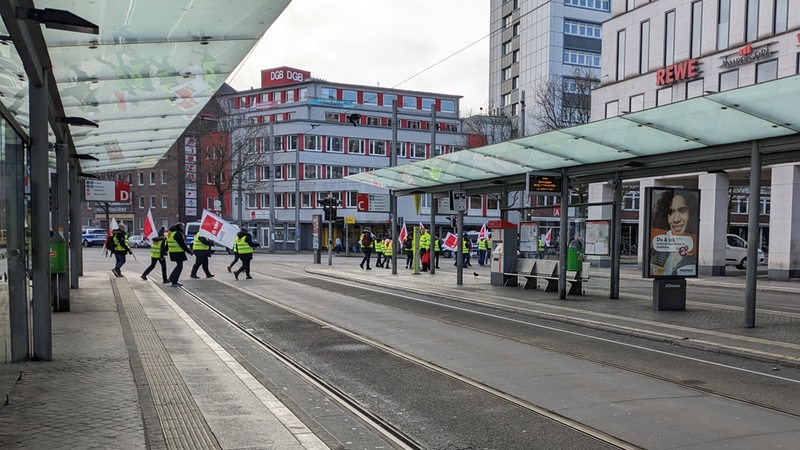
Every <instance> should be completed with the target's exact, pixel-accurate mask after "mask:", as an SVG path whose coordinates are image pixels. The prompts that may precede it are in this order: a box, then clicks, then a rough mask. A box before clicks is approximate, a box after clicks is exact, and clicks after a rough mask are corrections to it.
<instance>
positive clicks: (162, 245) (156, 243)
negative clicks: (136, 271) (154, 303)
mask: <svg viewBox="0 0 800 450" xmlns="http://www.w3.org/2000/svg"><path fill="white" fill-rule="evenodd" d="M168 235H169V232H168V231H167V230H165V229H164V227H161V229H160V230H158V235H157V236H156V237H154V238H152V239H151V240H150V265H149V266H147V269H145V270H144V272H143V273H142V279H143V280H145V281H146V280H147V275H149V274H150V272H152V271H153V269H154V268H155V267H156V264H161V278H162V280H163V282H164V284H167V283H169V278H167V260H166V256H167V236H168Z"/></svg>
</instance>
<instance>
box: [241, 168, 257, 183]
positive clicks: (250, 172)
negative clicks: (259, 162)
mask: <svg viewBox="0 0 800 450" xmlns="http://www.w3.org/2000/svg"><path fill="white" fill-rule="evenodd" d="M257 173H258V168H257V167H248V168H246V169H245V170H244V171H243V172H242V176H243V177H244V179H245V180H247V181H256V180H257Z"/></svg>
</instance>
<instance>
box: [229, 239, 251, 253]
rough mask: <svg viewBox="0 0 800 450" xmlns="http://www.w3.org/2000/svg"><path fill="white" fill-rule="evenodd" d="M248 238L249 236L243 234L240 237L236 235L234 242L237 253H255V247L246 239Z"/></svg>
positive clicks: (234, 249)
mask: <svg viewBox="0 0 800 450" xmlns="http://www.w3.org/2000/svg"><path fill="white" fill-rule="evenodd" d="M246 238H247V236H242V237H238V236H237V237H236V241H235V242H234V244H233V251H234V252H235V253H238V254H240V255H246V254H249V253H253V247H250V244H248V243H247V242H246V241H245V239H246Z"/></svg>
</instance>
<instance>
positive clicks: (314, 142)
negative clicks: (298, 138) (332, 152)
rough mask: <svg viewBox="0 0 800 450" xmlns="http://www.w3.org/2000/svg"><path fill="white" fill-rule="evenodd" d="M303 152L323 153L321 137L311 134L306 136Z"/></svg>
mask: <svg viewBox="0 0 800 450" xmlns="http://www.w3.org/2000/svg"><path fill="white" fill-rule="evenodd" d="M303 150H309V151H321V150H322V146H320V139H319V136H316V135H309V134H307V135H305V137H304V138H303Z"/></svg>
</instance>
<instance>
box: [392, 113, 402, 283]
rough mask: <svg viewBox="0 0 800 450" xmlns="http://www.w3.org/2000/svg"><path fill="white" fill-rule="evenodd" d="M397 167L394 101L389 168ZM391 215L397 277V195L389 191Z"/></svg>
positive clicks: (398, 250) (393, 260)
mask: <svg viewBox="0 0 800 450" xmlns="http://www.w3.org/2000/svg"><path fill="white" fill-rule="evenodd" d="M396 165H397V100H392V142H391V148H390V149H389V166H390V167H394V166H396ZM389 215H390V216H391V217H392V224H391V228H392V275H397V254H398V253H399V252H400V244H402V242H400V241H399V238H398V236H397V233H398V231H397V219H398V218H397V195H395V193H394V190H391V189H390V190H389Z"/></svg>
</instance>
